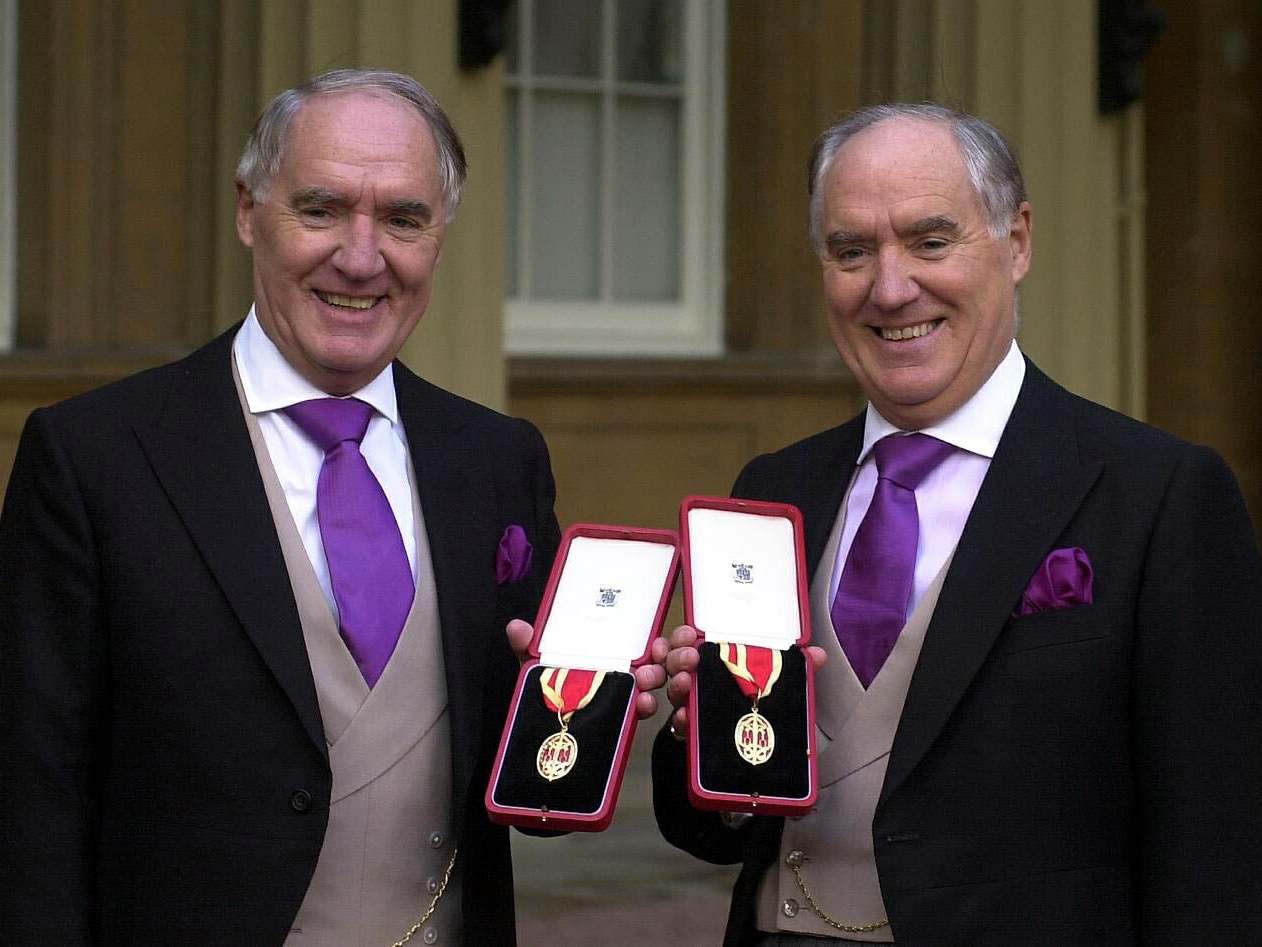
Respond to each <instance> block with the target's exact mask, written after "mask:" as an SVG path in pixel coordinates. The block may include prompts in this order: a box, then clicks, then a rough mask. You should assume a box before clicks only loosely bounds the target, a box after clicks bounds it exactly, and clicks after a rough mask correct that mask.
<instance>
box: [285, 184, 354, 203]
mask: <svg viewBox="0 0 1262 947" xmlns="http://www.w3.org/2000/svg"><path fill="white" fill-rule="evenodd" d="M345 200H346V199H345V198H344V197H343V196H342V195H341V194H338V193H337V192H336V191H330V190H329V189H328V188H327V187H300V188H298V190H296V191H293V192H291V193H290V195H289V206H290V207H311V206H314V205H316V204H342V203H345Z"/></svg>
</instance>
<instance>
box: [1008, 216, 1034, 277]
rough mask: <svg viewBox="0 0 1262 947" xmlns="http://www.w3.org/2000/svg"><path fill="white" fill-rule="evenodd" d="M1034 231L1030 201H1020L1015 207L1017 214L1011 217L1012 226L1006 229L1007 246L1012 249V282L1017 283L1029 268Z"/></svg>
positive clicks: (1032, 250)
mask: <svg viewBox="0 0 1262 947" xmlns="http://www.w3.org/2000/svg"><path fill="white" fill-rule="evenodd" d="M1033 233H1034V216H1033V213H1032V212H1031V210H1030V202H1029V201H1022V202H1021V206H1020V207H1019V208H1017V215H1016V216H1015V217H1014V218H1012V228H1011V229H1010V230H1009V231H1008V246H1009V247H1010V248H1011V250H1012V282H1013V284H1014V285H1015V284H1019V283H1020V282H1021V281H1022V280H1023V279H1025V274H1026V273H1027V272H1028V271H1029V269H1030V256H1031V255H1032V254H1033V252H1034V247H1033V244H1032V243H1031V238H1032V235H1033Z"/></svg>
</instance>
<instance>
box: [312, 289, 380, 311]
mask: <svg viewBox="0 0 1262 947" xmlns="http://www.w3.org/2000/svg"><path fill="white" fill-rule="evenodd" d="M316 295H317V296H319V297H320V298H321V299H323V300H324V301H325V302H326V303H328V304H329V305H330V306H342V307H343V308H346V309H371V308H372V307H373V306H375V305H376V304H377V297H376V296H342V295H339V294H338V293H322V292H319V291H318V290H317V292H316Z"/></svg>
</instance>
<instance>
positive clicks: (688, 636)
mask: <svg viewBox="0 0 1262 947" xmlns="http://www.w3.org/2000/svg"><path fill="white" fill-rule="evenodd" d="M696 643H697V629H695V628H693V627H692V626H691V625H680V626H679V627H678V628H676V629H675V630H674V631H672V632H671V633H670V646H671V649H672V650H673V649H675V648H690V647H692V646H693V645H695V644H696Z"/></svg>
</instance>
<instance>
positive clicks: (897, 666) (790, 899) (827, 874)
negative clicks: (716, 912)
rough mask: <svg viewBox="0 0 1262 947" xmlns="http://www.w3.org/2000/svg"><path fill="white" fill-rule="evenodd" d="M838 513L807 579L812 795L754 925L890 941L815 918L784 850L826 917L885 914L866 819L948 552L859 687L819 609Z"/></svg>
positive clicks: (769, 879)
mask: <svg viewBox="0 0 1262 947" xmlns="http://www.w3.org/2000/svg"><path fill="white" fill-rule="evenodd" d="M847 500H848V496H847ZM845 510H846V502H845V501H843V503H842V505H841V511H840V512H839V513H838V515H837V521H836V522H835V523H834V524H833V531H832V534H831V535H830V537H829V540H828V545H827V546H826V547H825V549H824V553H823V556H822V557H821V559H820V564H819V566H818V567H817V568H816V570H815V575H814V577H813V579H812V581H811V629H812V635H811V643H812V644H816V645H819V646H820V647H821V648H823V649H824V650H825V651H826V652H827V653H828V661H827V663H826V664H825V666H824V668H823V669H822V670H821V671H820V673H819V675H818V676H817V677H816V686H815V722H816V737H817V745H818V747H819V754H820V756H819V801H818V803H817V804H816V806H815V808H814V809H812V810H811V812H810V814H809V815H806V816H803V817H802V818H800V819H786V820H785V824H784V834H783V836H782V838H781V843H780V857H779V859H778V861H777V862H776V864H775V865H773V866H772V867H771V868H769V869H768V870H767V873H766V875H764V876H763V880H762V883H761V885H760V886H759V889H758V927H759V929H760V930H764V931H792V932H794V933H798V934H815V935H820V936H826V937H842V938H846V939H848V940H859V941H869V942H872V943H890V942H892V941H893V939H894V938H893V935H892V934H891V932H890V929H889V927H888V926H885V927H882V928H880V929H878V930H876V931H872V932H869V933H857V932H843V931H839V930H837V929H836V928H834V927H832V926H830V925H829V924H827V923H825V922H824V921H823V920H822V919H821V918H820V917H818V916H817V915H816V914H815V912H814V911H812V910H811V908H810V907H809V905H808V904H807V901H806V897H805V896H804V895H803V893H802V889H801V888H800V887H799V886H798V883H797V879H796V878H795V877H794V874H793V870H792V868H790V867H789V864H788V858H789V855H790V853H801V858H802V864H801V871H802V877H803V880H804V881H805V883H806V886H807V887H808V888H809V889H810V892H811V895H812V897H814V898H815V901H816V903H817V904H818V905H819V906H820V908H822V909H823V911H824V912H825V913H827V914H828V915H829V916H831V917H832V918H833V919H834V920H837V921H839V922H841V923H843V924H847V925H850V926H854V927H859V926H862V925H866V924H872V923H875V922H879V921H882V920H884V919H885V918H886V917H887V915H886V913H885V904H884V902H883V901H882V899H881V886H880V882H879V880H878V878H877V872H876V855H875V853H874V850H873V843H872V819H873V816H874V815H875V813H876V804H877V800H878V799H879V798H880V795H881V785H882V784H883V783H884V781H885V769H886V765H887V764H888V762H889V754H890V747H891V746H893V743H894V733H895V731H896V730H897V729H898V720H899V718H900V717H901V716H902V713H903V702H904V701H905V700H906V698H907V688H908V686H909V685H910V684H911V675H912V671H913V670H915V667H916V661H917V660H918V659H919V657H920V646H921V644H922V643H923V642H924V636H925V629H926V628H927V627H928V625H929V619H930V618H931V617H932V616H933V609H934V606H935V605H937V602H938V593H939V592H940V591H941V590H942V580H943V578H944V577H945V576H946V572H947V569H948V568H949V567H950V564H951V563H950V559H949V558H948V560H947V562H946V564H945V565H944V566H943V567H942V570H941V571H940V572H939V573H938V575H937V577H936V578H935V579H934V580H933V582H932V583H931V584H930V586H929V588H928V589H927V590H926V591H925V594H924V596H923V597H922V598H921V600H920V602H918V603H917V605H916V609H915V611H913V612H912V614H911V617H909V618H908V619H907V624H906V625H904V626H903V630H902V632H901V634H900V635H899V636H898V641H897V643H896V644H895V645H894V650H893V651H892V652H890V656H889V658H887V659H886V661H885V664H884V665H883V666H882V667H881V670H880V672H879V673H878V674H877V676H876V677H875V678H874V679H873V680H872V684H871V686H870V687H869V688H868V689H867V690H864V688H863V685H861V684H860V683H859V679H858V678H857V677H856V676H855V674H854V671H852V670H851V668H850V662H849V661H848V660H847V659H846V655H845V652H844V651H842V649H841V645H840V644H839V643H838V641H837V636H836V634H835V633H834V632H833V623H832V618H831V616H830V614H829V611H830V606H831V602H830V601H829V595H828V593H829V584H830V580H831V577H832V571H833V563H834V562H835V560H836V558H837V546H838V544H839V543H840V541H841V531H842V526H843V524H844V521H845Z"/></svg>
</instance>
